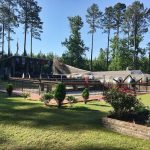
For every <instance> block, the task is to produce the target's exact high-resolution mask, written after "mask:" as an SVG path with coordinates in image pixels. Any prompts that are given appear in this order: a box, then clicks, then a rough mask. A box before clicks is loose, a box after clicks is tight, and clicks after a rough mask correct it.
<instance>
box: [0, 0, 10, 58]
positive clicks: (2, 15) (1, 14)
mask: <svg viewBox="0 0 150 150" xmlns="http://www.w3.org/2000/svg"><path fill="white" fill-rule="evenodd" d="M7 13H8V7H7V6H6V4H5V3H4V1H3V0H0V24H1V37H2V42H1V43H2V57H3V55H4V44H5V29H6V19H7V18H6V15H7Z"/></svg>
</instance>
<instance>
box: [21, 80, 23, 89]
mask: <svg viewBox="0 0 150 150" xmlns="http://www.w3.org/2000/svg"><path fill="white" fill-rule="evenodd" d="M21 86H22V92H23V80H22V82H21Z"/></svg>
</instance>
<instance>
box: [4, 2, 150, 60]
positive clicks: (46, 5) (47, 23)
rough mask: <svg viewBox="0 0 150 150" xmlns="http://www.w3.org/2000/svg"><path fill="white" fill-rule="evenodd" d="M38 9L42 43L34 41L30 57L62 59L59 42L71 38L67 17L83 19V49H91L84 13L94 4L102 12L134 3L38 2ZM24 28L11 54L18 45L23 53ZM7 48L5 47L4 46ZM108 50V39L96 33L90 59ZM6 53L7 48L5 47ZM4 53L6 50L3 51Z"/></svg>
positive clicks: (20, 30) (147, 37)
mask: <svg viewBox="0 0 150 150" xmlns="http://www.w3.org/2000/svg"><path fill="white" fill-rule="evenodd" d="M37 1H38V4H39V6H41V7H42V12H41V13H40V16H41V19H42V22H43V33H42V35H41V41H39V40H33V53H35V54H37V53H39V52H40V51H41V52H42V53H45V54H47V53H49V52H53V53H54V54H55V55H58V56H61V55H62V53H64V52H65V51H66V48H65V47H64V46H62V44H61V42H63V41H64V40H65V38H68V37H69V35H70V27H69V21H68V19H67V17H69V16H72V17H73V16H76V15H79V16H81V17H82V20H83V22H84V26H83V28H82V29H81V37H82V40H83V41H84V43H85V46H87V47H89V48H90V47H91V35H90V34H88V31H89V25H88V24H87V23H86V17H85V15H86V12H87V8H89V7H90V6H91V5H92V4H93V3H96V4H98V6H99V9H100V10H101V11H103V12H104V10H105V8H106V7H109V6H114V5H115V4H116V3H118V2H121V3H125V4H126V5H127V6H128V5H130V4H132V2H134V0H37ZM140 1H141V2H143V3H144V6H145V7H147V8H149V7H150V0H140ZM23 31H24V30H23V27H22V26H20V28H19V29H17V30H16V34H15V35H13V38H14V40H13V41H12V44H11V50H12V52H13V53H15V52H16V49H17V48H16V44H17V41H18V43H19V53H20V54H22V53H23V38H24V35H23ZM144 36H145V38H144V41H143V42H142V43H141V47H146V45H147V43H148V42H150V41H149V37H150V31H149V32H148V33H146V34H145V35H144ZM5 46H6V45H5ZM106 47H107V35H106V34H104V33H103V31H102V30H100V29H98V30H97V32H96V33H95V35H94V52H93V57H97V56H98V55H99V51H100V48H104V49H105V48H106ZM5 49H7V47H5ZM5 51H6V50H5ZM27 53H30V36H29V34H28V36H27ZM86 57H88V58H90V51H88V52H86Z"/></svg>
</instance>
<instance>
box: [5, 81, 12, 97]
mask: <svg viewBox="0 0 150 150" xmlns="http://www.w3.org/2000/svg"><path fill="white" fill-rule="evenodd" d="M6 91H7V94H8V95H9V96H11V95H12V92H13V85H12V84H8V85H7V86H6Z"/></svg>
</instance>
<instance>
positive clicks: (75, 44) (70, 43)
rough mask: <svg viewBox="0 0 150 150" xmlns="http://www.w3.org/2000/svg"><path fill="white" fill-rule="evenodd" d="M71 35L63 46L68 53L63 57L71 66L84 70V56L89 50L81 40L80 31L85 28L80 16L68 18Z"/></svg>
mask: <svg viewBox="0 0 150 150" xmlns="http://www.w3.org/2000/svg"><path fill="white" fill-rule="evenodd" d="M68 20H69V23H70V28H71V35H70V36H69V39H65V41H64V42H62V45H63V46H65V47H66V48H67V52H66V53H65V54H63V55H62V57H63V58H64V60H65V59H66V61H68V62H67V63H68V64H69V65H72V66H75V67H79V68H82V67H83V66H82V64H83V63H82V62H83V56H84V54H85V51H87V50H88V48H87V47H85V45H84V42H83V40H82V39H81V33H80V30H81V28H82V27H83V22H82V18H81V17H80V16H75V17H68Z"/></svg>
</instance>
